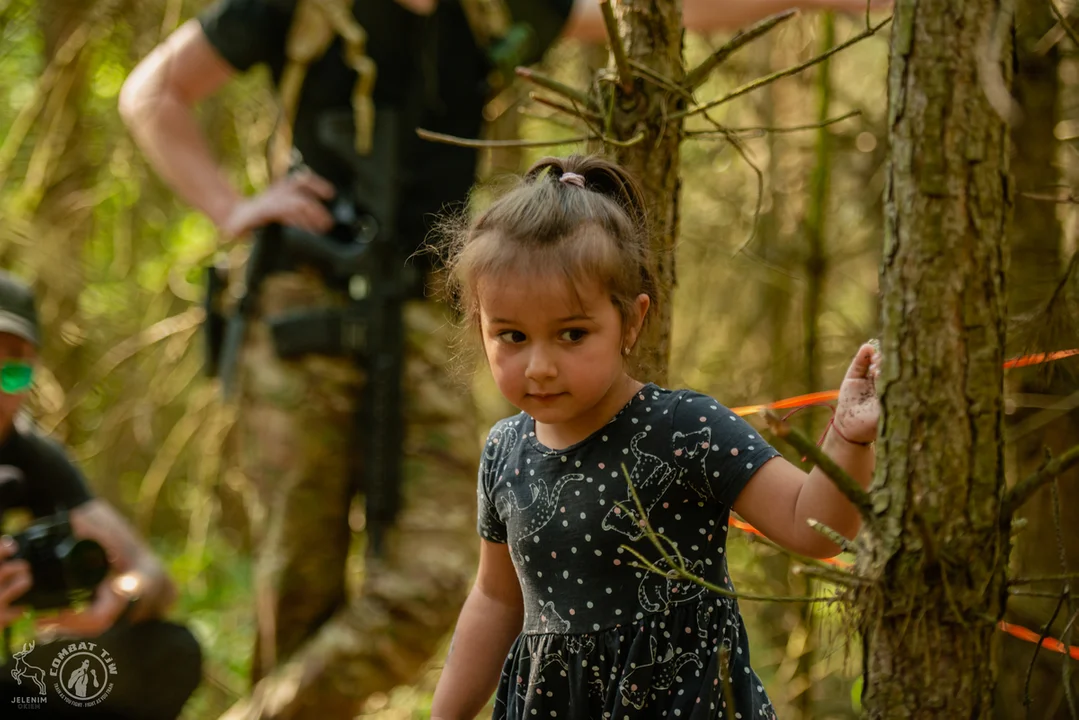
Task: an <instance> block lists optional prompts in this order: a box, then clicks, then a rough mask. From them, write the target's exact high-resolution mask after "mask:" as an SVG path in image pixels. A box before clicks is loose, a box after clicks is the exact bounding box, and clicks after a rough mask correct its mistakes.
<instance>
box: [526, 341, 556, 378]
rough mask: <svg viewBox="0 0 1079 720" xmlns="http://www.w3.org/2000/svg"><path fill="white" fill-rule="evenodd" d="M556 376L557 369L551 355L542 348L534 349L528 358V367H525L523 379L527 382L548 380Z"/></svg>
mask: <svg viewBox="0 0 1079 720" xmlns="http://www.w3.org/2000/svg"><path fill="white" fill-rule="evenodd" d="M557 376H558V367H557V366H556V365H555V362H554V358H553V357H552V356H551V353H549V352H546V351H545V350H543V349H542V348H535V349H534V350H533V351H532V352H531V353H530V354H529V356H528V366H527V367H525V377H526V378H528V379H529V380H533V381H540V380H550V379H552V378H554V377H557Z"/></svg>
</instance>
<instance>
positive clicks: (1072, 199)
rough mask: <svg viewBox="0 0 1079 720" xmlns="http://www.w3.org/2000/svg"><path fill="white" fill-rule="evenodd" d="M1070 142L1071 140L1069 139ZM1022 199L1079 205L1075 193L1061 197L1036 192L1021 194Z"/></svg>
mask: <svg viewBox="0 0 1079 720" xmlns="http://www.w3.org/2000/svg"><path fill="white" fill-rule="evenodd" d="M1068 139H1069V140H1070V139H1071V138H1068ZM1019 196H1020V197H1025V198H1027V199H1028V200H1038V201H1041V202H1050V203H1055V204H1057V205H1076V204H1079V197H1076V195H1075V193H1073V192H1071V191H1069V192H1068V194H1067V195H1066V196H1060V195H1046V194H1045V193H1036V192H1021V193H1019Z"/></svg>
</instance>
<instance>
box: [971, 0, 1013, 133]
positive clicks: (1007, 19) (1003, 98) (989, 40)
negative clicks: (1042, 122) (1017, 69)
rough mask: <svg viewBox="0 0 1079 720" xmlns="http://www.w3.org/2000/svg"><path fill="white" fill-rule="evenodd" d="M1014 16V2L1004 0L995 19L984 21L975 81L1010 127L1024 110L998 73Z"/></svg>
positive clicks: (1002, 76) (1000, 73) (1002, 75)
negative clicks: (976, 80) (978, 82)
mask: <svg viewBox="0 0 1079 720" xmlns="http://www.w3.org/2000/svg"><path fill="white" fill-rule="evenodd" d="M1014 14H1015V7H1014V5H1013V2H1012V1H1011V0H1004V1H1003V2H1001V3H1000V6H999V7H998V9H997V13H996V16H995V17H993V18H989V17H987V18H986V19H985V37H984V39H983V42H982V45H983V48H982V51H981V52H979V53H978V63H977V69H978V78H979V79H980V80H981V83H982V90H983V91H984V92H985V98H986V100H988V101H989V105H990V106H991V107H992V108H993V110H994V111H995V112H996V114H997V115H998V116H999V117H1000V119H1001V120H1003V121H1004V122H1006V123H1008V124H1010V125H1013V126H1014V125H1019V124H1020V123H1022V121H1023V109H1022V108H1021V107H1020V106H1019V103H1018V102H1017V101H1016V99H1015V98H1014V97H1012V94H1011V93H1010V92H1009V91H1008V84H1007V83H1006V82H1005V81H1004V74H1003V72H1002V71H1001V66H1000V56H1001V53H1002V52H1003V48H1004V41H1005V38H1006V37H1007V36H1008V34H1009V33H1010V31H1011V27H1012V22H1011V20H1012V16H1013V15H1014Z"/></svg>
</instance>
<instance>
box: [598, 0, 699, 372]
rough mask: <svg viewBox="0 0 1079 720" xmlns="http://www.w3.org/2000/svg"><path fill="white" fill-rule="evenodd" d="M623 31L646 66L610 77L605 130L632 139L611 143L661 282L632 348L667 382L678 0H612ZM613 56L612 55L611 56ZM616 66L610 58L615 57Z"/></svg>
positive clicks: (679, 66) (678, 132) (635, 62)
mask: <svg viewBox="0 0 1079 720" xmlns="http://www.w3.org/2000/svg"><path fill="white" fill-rule="evenodd" d="M614 10H615V13H616V16H617V18H618V29H619V34H620V35H621V36H622V38H623V42H624V44H625V49H626V56H627V58H628V59H629V62H630V64H631V67H634V68H636V67H639V66H645V67H647V68H648V71H647V72H646V73H635V74H638V75H641V74H645V75H647V76H648V77H637V78H636V79H635V80H634V82H633V87H632V90H630V91H628V92H627V91H626V90H625V89H623V88H620V87H619V86H618V84H617V82H611V83H610V84H609V88H610V93H611V96H610V97H609V100H608V105H607V109H609V111H610V112H609V114H608V123H609V128H608V134H609V135H610V136H612V137H614V138H615V139H617V140H620V141H622V142H628V141H631V140H632V141H634V142H632V144H630V145H628V146H618V145H616V146H613V147H612V148H611V149H610V152H611V154H612V155H613V156H614V158H615V159H616V160H617V161H618V162H619V163H620V164H622V165H623V166H624V167H626V168H627V169H629V170H630V172H632V173H633V174H634V176H636V177H637V179H638V180H639V181H640V182H641V184H642V186H643V189H644V195H645V200H646V202H647V203H648V206H649V207H648V210H649V217H650V220H651V225H652V228H651V229H652V257H653V258H654V259H655V264H656V271H657V280H658V284H659V287H658V289H657V293H656V297H655V298H653V300H654V305H653V309H652V311H650V315H651V318H650V320H649V325H648V326H647V328H646V331H645V334H644V336H643V337H642V338H641V341H640V342H638V344H637V349H636V350H635V351H634V356H635V361H636V363H637V366H638V368H647V370H648V372H647V373H646V374H647V376H648V377H649V378H651V379H653V380H654V381H655V382H657V383H660V384H663V383H665V382H666V378H667V364H668V361H669V359H670V331H671V302H670V299H671V292H672V291H673V289H674V284H675V270H674V242H675V238H676V237H677V236H678V221H679V215H678V200H679V192H680V187H681V180H680V178H679V144H680V143H681V141H682V127H683V122H684V121H683V120H682V119H681V118H679V119H676V120H668V119H667V115H669V114H670V113H672V112H675V111H677V110H680V109H682V108H683V107H684V105H685V100H684V97H683V96H682V95H681V94H680V93H678V92H675V91H673V90H672V89H670V88H669V87H664V84H665V83H663V82H656V80H655V78H657V77H658V78H663V79H666V80H669V81H673V82H674V83H681V82H682V80H683V79H684V76H685V68H684V66H683V61H682V3H681V0H665V1H664V2H651V0H615V2H614ZM612 63H613V59H612ZM612 68H613V64H612Z"/></svg>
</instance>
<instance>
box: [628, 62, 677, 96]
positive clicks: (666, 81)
mask: <svg viewBox="0 0 1079 720" xmlns="http://www.w3.org/2000/svg"><path fill="white" fill-rule="evenodd" d="M629 66H630V67H631V68H633V69H634V70H636V71H637V72H638V73H639V74H640V76H641V77H643V78H644V79H645V80H648V81H649V82H652V83H654V84H655V85H657V86H659V87H661V88H663V89H664V90H666V91H667V92H669V93H671V94H674V95H677V96H679V97H680V98H682V99H683V100H686V101H688V102H693V94H692V93H690V92H689V91H688V90H686V89H685V88H684V87H682V86H680V85H679V84H678V83H676V82H675V81H673V80H671V79H670V78H668V77H664V76H663V75H662V74H661V73H659V72H656V71H655V70H654V69H652V68H650V67H648V66H647V65H645V64H644V63H643V62H641V61H640V60H634V59H632V58H630V61H629Z"/></svg>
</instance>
